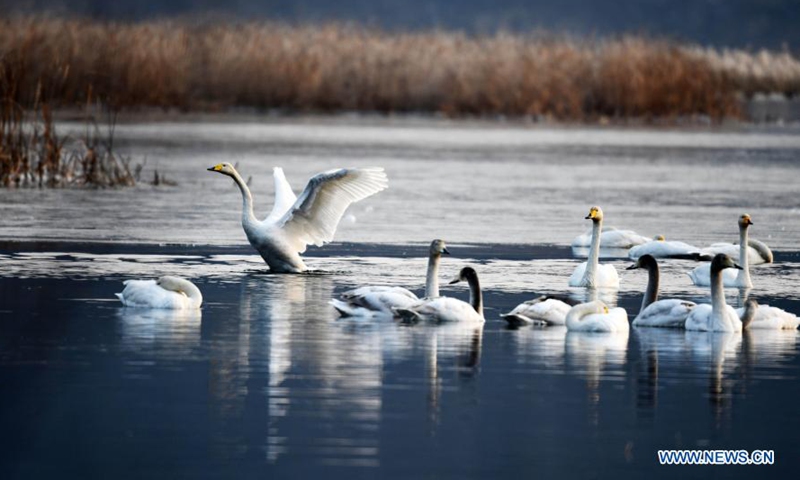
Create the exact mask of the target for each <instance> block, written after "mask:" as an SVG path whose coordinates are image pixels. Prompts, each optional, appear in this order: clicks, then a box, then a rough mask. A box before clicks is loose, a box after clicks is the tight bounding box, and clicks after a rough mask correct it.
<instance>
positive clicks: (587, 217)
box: [583, 213, 592, 220]
mask: <svg viewBox="0 0 800 480" xmlns="http://www.w3.org/2000/svg"><path fill="white" fill-rule="evenodd" d="M583 219H584V220H591V219H592V214H591V213H590V214H589V215H586V216H585V217H583Z"/></svg>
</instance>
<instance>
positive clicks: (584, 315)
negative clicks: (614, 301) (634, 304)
mask: <svg viewBox="0 0 800 480" xmlns="http://www.w3.org/2000/svg"><path fill="white" fill-rule="evenodd" d="M566 325H567V330H569V331H579V332H611V333H617V332H628V330H629V329H630V326H629V325H628V313H627V312H626V311H625V309H624V308H611V309H609V308H608V307H607V306H606V304H605V303H603V302H601V301H599V300H595V301H594V302H588V303H581V304H579V305H575V306H574V307H572V308H571V309H570V311H569V313H567V318H566Z"/></svg>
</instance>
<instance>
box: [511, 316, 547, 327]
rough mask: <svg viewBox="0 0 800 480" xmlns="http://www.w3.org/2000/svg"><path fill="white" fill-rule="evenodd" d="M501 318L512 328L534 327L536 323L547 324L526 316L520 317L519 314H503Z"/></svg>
mask: <svg viewBox="0 0 800 480" xmlns="http://www.w3.org/2000/svg"><path fill="white" fill-rule="evenodd" d="M500 318H502V319H503V320H505V321H506V322H508V324H509V325H511V326H512V327H518V326H520V325H533V324H535V323H545V322H536V321H534V320H533V319H531V318H528V317H526V316H525V315H520V314H518V313H503V314H500Z"/></svg>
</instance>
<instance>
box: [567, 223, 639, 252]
mask: <svg viewBox="0 0 800 480" xmlns="http://www.w3.org/2000/svg"><path fill="white" fill-rule="evenodd" d="M592 233H593V232H592V230H589V231H588V232H586V233H584V234H582V235H578V236H577V237H575V238H574V239H572V247H573V248H581V247H583V248H585V247H588V246H589V245H591V243H592ZM649 241H650V239H649V238H647V237H645V236H643V235H639V234H638V233H636V232H634V231H633V230H617V229H616V228H614V227H606V228H604V229H603V230H602V233H601V234H600V248H625V249H627V248H631V247H634V246H636V245H642V244H644V243H647V242H649Z"/></svg>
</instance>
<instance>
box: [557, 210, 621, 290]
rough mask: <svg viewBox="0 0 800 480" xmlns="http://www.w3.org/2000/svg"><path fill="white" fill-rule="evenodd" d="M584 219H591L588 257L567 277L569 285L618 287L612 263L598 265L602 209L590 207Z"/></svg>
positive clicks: (617, 277) (617, 276)
mask: <svg viewBox="0 0 800 480" xmlns="http://www.w3.org/2000/svg"><path fill="white" fill-rule="evenodd" d="M586 219H591V220H592V246H591V247H590V248H589V259H588V260H587V261H586V262H583V263H581V264H580V265H578V266H577V267H575V271H574V272H572V276H571V277H570V278H569V286H571V287H609V288H619V275H617V269H616V268H614V266H613V265H600V263H599V260H600V231H601V230H602V229H603V210H601V209H600V207H592V208H591V209H590V210H589V215H587V216H586Z"/></svg>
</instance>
